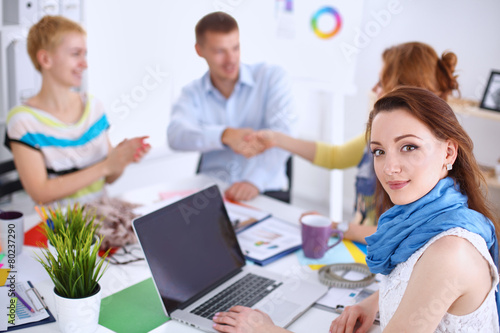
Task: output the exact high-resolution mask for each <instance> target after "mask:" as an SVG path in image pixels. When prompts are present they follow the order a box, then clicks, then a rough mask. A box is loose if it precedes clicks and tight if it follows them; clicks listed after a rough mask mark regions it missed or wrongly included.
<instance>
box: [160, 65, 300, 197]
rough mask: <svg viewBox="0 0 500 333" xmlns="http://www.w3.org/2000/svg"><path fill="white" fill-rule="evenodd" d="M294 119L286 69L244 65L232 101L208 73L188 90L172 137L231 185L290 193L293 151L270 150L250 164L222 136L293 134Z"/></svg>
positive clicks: (177, 109)
mask: <svg viewBox="0 0 500 333" xmlns="http://www.w3.org/2000/svg"><path fill="white" fill-rule="evenodd" d="M295 118H296V116H295V114H294V113H293V107H292V94H291V81H290V79H289V78H288V77H287V76H286V74H285V72H284V71H283V70H282V69H281V68H279V67H277V66H271V65H267V64H256V65H244V64H240V72H239V78H238V82H237V83H236V86H235V87H234V90H233V92H232V94H231V96H229V98H225V97H224V96H223V95H222V94H221V93H220V92H219V91H218V90H217V88H215V87H214V86H213V84H212V82H211V80H210V73H209V72H207V73H205V75H204V76H203V77H201V78H200V79H198V80H195V81H193V82H191V83H190V84H188V85H187V86H186V87H184V88H183V90H182V93H181V96H180V97H179V99H178V100H177V102H176V103H175V104H174V106H173V109H172V116H171V121H170V124H169V126H168V130H167V137H168V142H169V145H170V147H171V148H172V149H174V150H183V151H200V152H202V163H201V168H200V172H202V173H205V174H208V175H211V176H213V177H216V178H219V179H221V180H223V181H225V182H227V183H230V184H232V183H234V182H241V181H247V182H250V183H252V184H253V185H255V186H256V187H257V188H258V189H259V191H261V192H264V191H269V190H286V189H287V187H288V184H287V178H286V174H285V163H286V160H287V158H288V156H289V155H290V154H289V153H288V152H286V151H284V150H281V149H279V148H271V149H269V150H267V151H265V152H264V153H262V154H260V155H257V156H254V157H252V158H250V159H247V158H245V157H243V156H242V155H239V154H236V153H235V152H233V150H231V149H230V148H229V147H227V146H225V145H224V144H222V142H221V137H222V133H223V132H224V130H225V129H226V128H227V127H232V128H252V129H254V130H260V129H271V130H275V131H279V132H283V133H285V134H288V135H292V134H293V130H292V128H293V125H294V123H295V120H296V119H295Z"/></svg>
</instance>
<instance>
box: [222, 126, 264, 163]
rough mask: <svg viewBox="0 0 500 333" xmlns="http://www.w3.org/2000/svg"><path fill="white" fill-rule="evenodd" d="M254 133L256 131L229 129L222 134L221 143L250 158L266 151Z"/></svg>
mask: <svg viewBox="0 0 500 333" xmlns="http://www.w3.org/2000/svg"><path fill="white" fill-rule="evenodd" d="M254 133H255V132H254V130H253V129H251V128H230V127H228V128H226V129H225V130H224V132H223V133H222V137H221V141H222V143H223V144H225V145H227V146H229V148H231V149H232V150H233V151H234V152H235V153H237V154H241V155H243V156H245V157H246V158H250V157H253V156H255V155H258V154H260V153H261V152H263V151H264V150H265V149H266V148H265V146H264V145H263V144H262V143H261V142H260V140H259V139H258V138H257V137H256V136H255V135H254Z"/></svg>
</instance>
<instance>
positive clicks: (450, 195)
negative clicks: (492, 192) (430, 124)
mask: <svg viewBox="0 0 500 333" xmlns="http://www.w3.org/2000/svg"><path fill="white" fill-rule="evenodd" d="M456 227H459V228H463V229H466V230H468V231H471V232H474V233H476V234H478V235H480V236H481V237H483V238H484V240H485V241H486V245H487V246H488V249H489V252H490V255H491V257H492V258H493V261H494V262H495V265H496V266H497V268H498V242H497V238H496V235H495V227H494V226H493V224H492V223H491V221H490V220H489V219H487V218H486V217H485V216H484V215H482V214H480V213H478V212H476V211H474V210H472V209H469V208H468V205H467V196H466V195H464V194H462V193H460V191H459V190H457V189H456V188H455V185H454V181H453V179H452V178H450V177H447V178H444V179H441V180H440V181H439V182H438V183H437V185H436V186H435V187H434V188H433V189H432V190H431V191H430V192H429V193H428V194H427V195H425V196H424V197H422V198H420V199H419V200H417V201H415V202H412V203H410V204H408V205H403V206H400V205H396V206H394V207H392V208H390V209H389V210H387V211H386V212H385V213H384V214H382V215H381V216H380V218H379V221H378V227H377V232H375V234H373V235H371V236H369V237H367V238H366V242H367V243H368V246H367V252H368V255H367V257H366V263H367V264H368V266H369V267H370V271H371V272H372V273H382V274H384V275H387V274H389V273H390V272H391V271H392V270H393V269H394V267H396V265H397V264H399V263H402V262H404V261H406V260H407V259H408V258H409V257H410V256H411V255H412V254H413V253H414V252H415V251H417V250H418V249H419V248H421V247H422V246H424V245H425V244H426V243H427V242H428V241H429V240H430V239H431V238H432V237H434V236H436V235H438V234H440V233H441V232H443V231H446V230H449V229H451V228H456ZM496 299H497V308H498V310H499V317H500V307H499V305H500V294H499V293H498V292H497V293H496Z"/></svg>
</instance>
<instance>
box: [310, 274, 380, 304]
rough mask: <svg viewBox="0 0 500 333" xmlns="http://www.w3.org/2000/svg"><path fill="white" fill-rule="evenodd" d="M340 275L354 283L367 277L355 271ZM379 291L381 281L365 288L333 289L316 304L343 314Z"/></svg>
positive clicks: (376, 281)
mask: <svg viewBox="0 0 500 333" xmlns="http://www.w3.org/2000/svg"><path fill="white" fill-rule="evenodd" d="M338 274H339V275H341V276H343V277H344V278H345V279H348V280H353V281H359V280H362V279H363V278H365V277H366V275H365V274H363V273H360V272H353V271H349V272H344V275H342V272H339V273H338ZM378 289H379V281H378V280H377V279H376V280H375V282H373V283H372V284H370V285H368V286H366V287H363V288H354V289H349V288H335V287H332V288H330V289H329V290H328V293H326V295H325V296H323V297H322V298H320V299H319V300H318V301H317V302H316V304H320V305H323V306H326V307H328V308H332V309H334V310H335V312H337V313H342V311H343V310H344V309H345V307H347V306H351V305H354V304H356V303H359V302H361V301H362V300H364V299H365V298H367V297H368V296H370V295H371V294H373V293H374V292H376V291H377V290H378Z"/></svg>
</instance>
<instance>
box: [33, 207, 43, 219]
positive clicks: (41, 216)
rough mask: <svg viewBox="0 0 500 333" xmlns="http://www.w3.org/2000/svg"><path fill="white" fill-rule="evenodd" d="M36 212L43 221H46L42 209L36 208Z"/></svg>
mask: <svg viewBox="0 0 500 333" xmlns="http://www.w3.org/2000/svg"><path fill="white" fill-rule="evenodd" d="M35 210H36V212H37V213H38V215H40V218H41V219H42V221H45V217H44V216H43V214H42V211H41V210H40V208H39V207H38V206H35Z"/></svg>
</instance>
